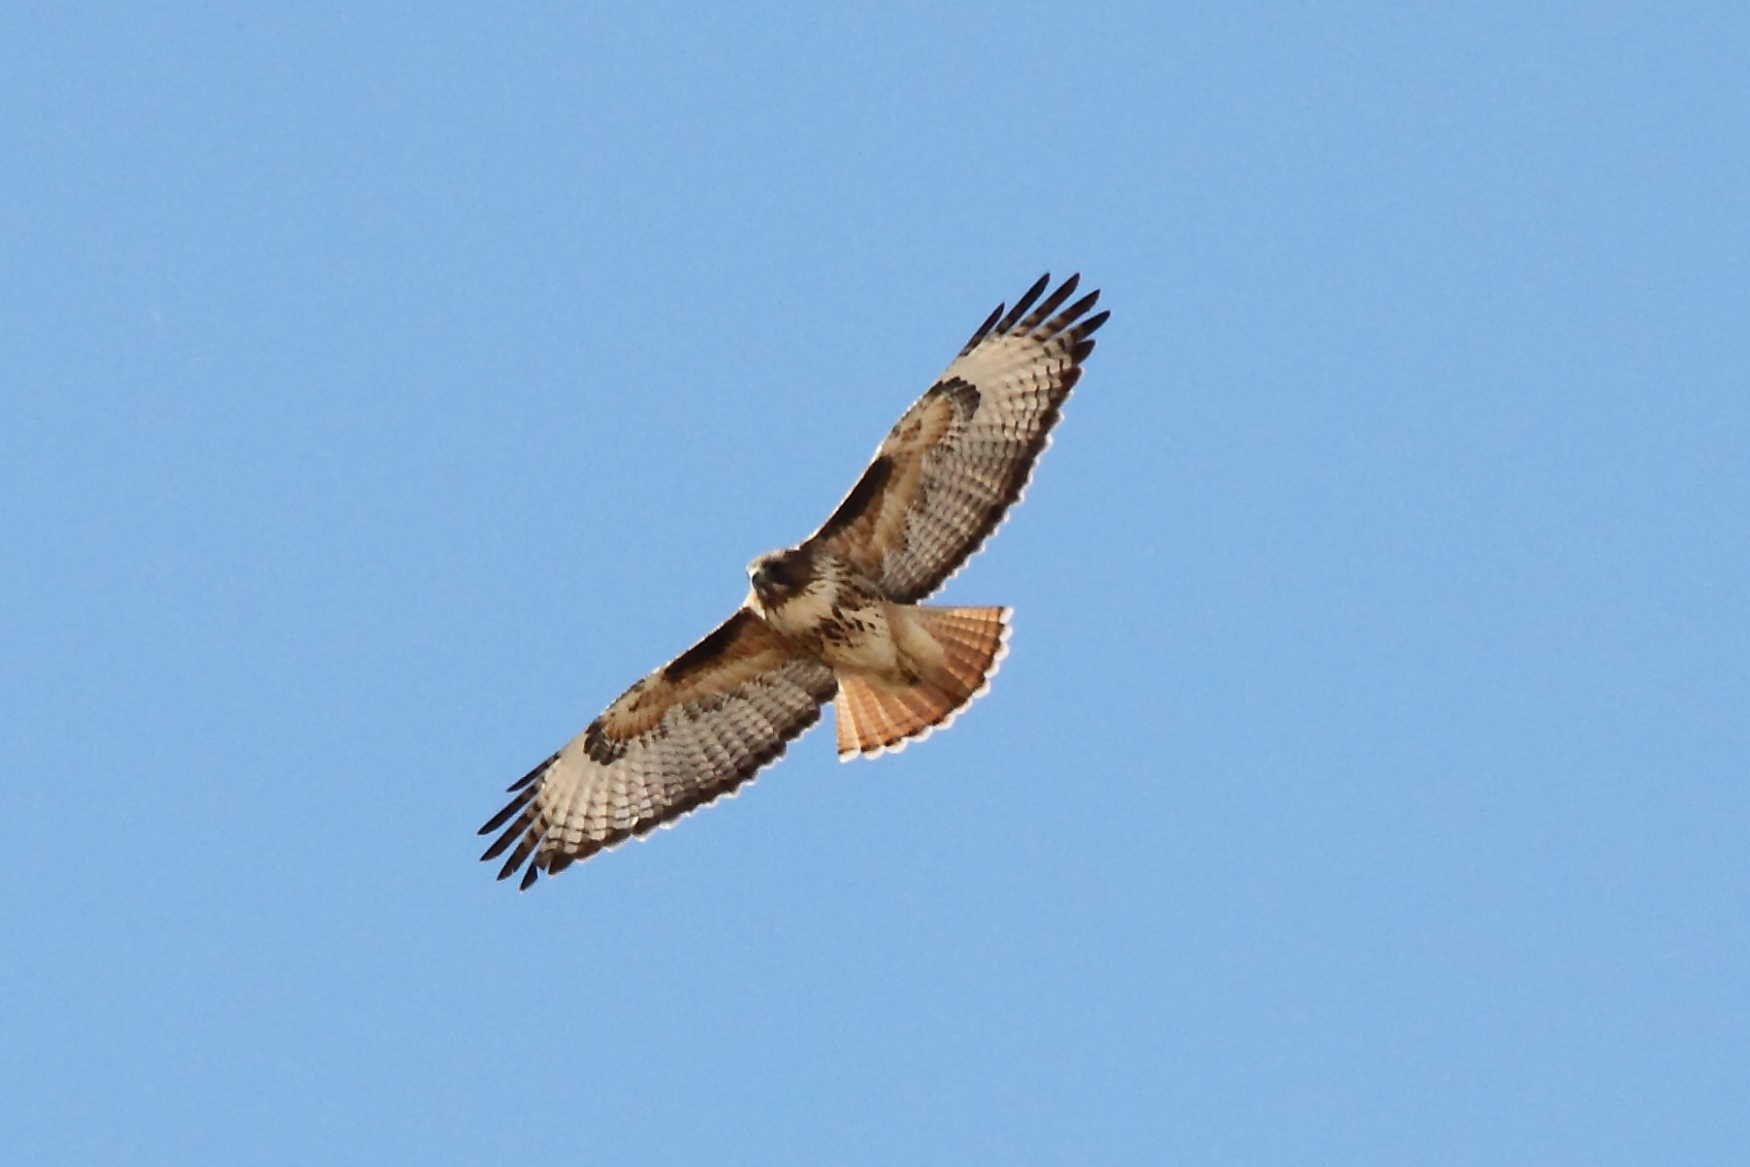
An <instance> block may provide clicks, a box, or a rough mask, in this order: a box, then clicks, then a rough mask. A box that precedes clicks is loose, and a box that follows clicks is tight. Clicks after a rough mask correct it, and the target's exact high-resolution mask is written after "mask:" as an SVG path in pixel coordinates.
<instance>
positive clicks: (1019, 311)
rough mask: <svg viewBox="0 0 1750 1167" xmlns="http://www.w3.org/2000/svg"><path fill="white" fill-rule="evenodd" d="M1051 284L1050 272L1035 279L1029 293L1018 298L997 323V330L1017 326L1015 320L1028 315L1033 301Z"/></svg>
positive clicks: (1028, 290) (1003, 330) (1007, 329)
mask: <svg viewBox="0 0 1750 1167" xmlns="http://www.w3.org/2000/svg"><path fill="white" fill-rule="evenodd" d="M1050 285H1051V273H1050V272H1046V273H1045V274H1044V275H1042V276H1040V277H1039V278H1038V279H1037V280H1035V281H1034V283H1033V286H1032V287H1030V288H1028V289H1027V294H1026V295H1024V296H1022V297H1021V298H1020V299H1019V300H1016V301H1015V306H1014V307H1013V308H1010V309H1009V314H1008V315H1007V316H1005V317H1003V318H1002V320H1001V321H1000V322H999V323H998V324H997V331H998V332H1007V331H1009V329H1011V328H1013V327H1015V322H1016V321H1018V320H1020V319H1021V317H1022V316H1024V315H1026V312H1027V309H1029V308H1031V307H1032V306H1033V301H1035V300H1037V299H1038V298H1039V297H1040V295H1041V294H1042V293H1043V292H1044V291H1045V289H1046V288H1048V287H1049V286H1050Z"/></svg>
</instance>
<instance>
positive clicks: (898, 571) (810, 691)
mask: <svg viewBox="0 0 1750 1167" xmlns="http://www.w3.org/2000/svg"><path fill="white" fill-rule="evenodd" d="M1079 279H1080V277H1079V276H1071V277H1070V278H1069V279H1067V280H1065V281H1064V282H1063V283H1061V284H1059V285H1058V286H1057V288H1056V289H1055V290H1053V291H1051V292H1050V293H1049V294H1047V292H1046V289H1047V288H1048V287H1049V286H1050V283H1051V277H1050V276H1048V275H1047V276H1041V277H1040V279H1039V281H1038V282H1037V283H1035V284H1034V285H1033V286H1032V287H1031V288H1029V289H1028V290H1027V293H1026V295H1024V296H1022V297H1021V298H1020V300H1019V301H1017V302H1016V304H1015V306H1014V307H1013V308H1006V307H1005V306H1004V305H1001V304H999V305H998V306H997V308H996V311H994V312H992V313H991V314H990V316H989V317H987V318H986V320H985V322H984V323H983V324H982V325H980V326H979V328H978V331H977V332H975V333H973V334H972V339H971V340H969V341H967V342H966V345H965V347H964V348H962V349H961V350H960V354H959V355H958V356H957V357H955V358H954V360H953V362H952V363H950V364H949V366H948V368H947V369H946V370H945V371H944V372H943V373H942V375H941V377H940V378H938V379H937V381H936V383H935V384H934V385H932V386H930V388H929V390H928V391H927V392H926V393H925V394H924V395H923V396H922V397H920V398H918V400H917V402H916V403H915V404H914V405H912V407H911V408H910V409H908V410H906V411H905V416H903V417H901V418H900V419H899V422H898V424H896V425H895V426H894V427H893V429H892V430H890V431H889V432H888V434H887V437H886V438H885V439H884V440H883V441H882V443H881V445H880V447H879V448H878V449H877V450H876V451H875V458H874V460H873V461H871V462H870V463H869V468H868V469H867V470H865V471H863V476H862V477H861V478H859V479H858V480H857V484H856V485H855V486H853V487H852V488H851V492H850V494H848V495H846V496H845V499H844V501H843V502H841V503H840V504H839V505H838V509H837V510H835V511H833V513H832V516H831V517H830V518H828V519H827V521H826V523H825V525H823V526H822V527H821V528H820V530H818V531H816V532H815V533H814V534H812V535H810V536H809V537H808V538H807V539H805V540H803V541H802V542H801V543H799V544H797V545H796V546H795V547H791V548H788V549H786V550H781V551H773V552H770V553H769V554H766V555H762V556H760V557H759V558H757V559H755V560H754V561H753V562H752V563H750V564H749V565H748V568H747V572H748V578H749V581H750V582H751V583H752V585H753V586H752V589H751V590H750V591H749V592H748V596H747V599H746V600H744V601H743V602H742V606H741V607H740V608H738V609H737V610H736V612H735V614H734V615H732V616H730V617H729V619H727V620H725V621H724V622H723V623H722V624H721V625H719V626H718V627H717V628H716V630H715V631H713V632H712V633H711V634H710V635H708V636H706V637H705V638H704V639H703V640H701V641H699V642H698V643H697V644H695V645H693V647H691V648H689V649H687V651H685V652H683V653H682V654H681V655H680V656H678V657H676V658H675V659H674V660H672V661H670V662H669V663H668V664H666V665H664V666H663V667H661V668H660V669H657V670H656V671H655V672H653V673H651V674H650V675H649V676H647V677H645V678H644V679H643V680H641V681H639V682H638V683H637V684H635V685H633V686H632V687H631V688H630V689H627V690H626V691H625V693H623V694H621V695H620V698H619V700H617V701H615V702H614V703H613V704H612V705H610V706H608V707H607V709H606V710H604V711H603V712H602V715H601V716H600V717H597V718H596V719H595V720H594V721H592V722H590V723H589V726H588V727H587V728H586V729H585V730H584V731H583V732H582V733H580V734H578V735H577V737H575V738H573V739H572V740H571V741H570V742H569V743H568V744H566V745H565V746H564V747H563V748H562V749H560V750H559V752H557V753H555V754H554V755H553V756H552V757H550V758H548V759H547V760H546V761H544V762H542V763H541V764H540V765H539V766H536V767H535V768H534V769H533V770H531V771H529V772H528V773H527V774H526V775H524V776H523V777H522V778H521V779H520V780H518V781H517V782H516V783H514V784H513V785H512V786H511V787H510V791H511V793H512V795H513V797H512V799H511V801H510V805H508V806H506V807H505V808H504V809H503V810H501V811H499V812H498V814H496V815H494V816H493V818H492V820H491V821H490V822H488V823H487V824H486V825H485V826H483V827H481V828H480V833H481V834H482V835H489V834H492V833H493V832H494V831H500V832H502V833H500V834H499V836H498V838H497V839H495V840H494V841H493V843H492V845H491V846H490V847H488V848H487V849H486V853H485V854H484V855H482V856H481V858H482V859H483V860H492V859H496V858H497V857H498V856H499V855H501V854H503V853H504V852H505V851H507V850H508V851H509V852H510V854H509V856H508V857H507V858H506V859H505V861H504V865H503V867H502V868H501V869H500V871H499V873H498V877H499V878H500V879H505V878H507V877H509V876H510V875H512V874H514V873H515V872H516V871H517V870H518V869H519V868H522V867H523V866H524V864H527V870H526V871H524V874H523V877H522V884H521V886H522V887H524V888H527V887H528V886H529V885H530V884H532V883H534V882H535V879H536V877H537V875H538V873H539V872H541V871H546V872H547V873H548V874H549V875H557V874H558V873H559V872H561V871H563V870H565V868H567V867H569V866H570V865H571V864H573V863H575V862H576V861H578V860H579V859H587V858H588V857H589V856H591V855H594V854H595V853H596V852H597V851H601V850H603V849H605V848H608V847H612V846H614V845H616V844H618V843H620V842H622V841H624V840H626V839H628V838H631V837H632V836H634V835H644V834H647V833H648V832H650V831H651V830H652V829H654V828H656V827H659V826H666V825H669V824H671V823H673V822H674V821H675V820H676V819H678V818H680V817H681V816H682V815H684V814H686V813H687V812H689V811H691V810H694V809H696V808H698V807H700V806H703V805H704V804H706V803H708V802H711V801H713V800H715V799H717V798H720V797H722V796H723V795H726V794H732V793H734V791H735V790H736V788H737V787H739V786H740V785H741V784H742V783H743V782H746V781H748V780H749V779H751V778H752V777H753V776H754V775H755V773H757V772H758V771H759V769H760V768H761V767H763V766H765V765H766V764H767V763H769V762H772V761H774V760H776V759H777V758H778V757H779V756H780V755H782V754H783V752H784V749H785V746H786V744H787V743H788V742H789V741H790V740H791V739H792V738H795V737H797V736H798V735H800V734H801V733H802V732H803V731H804V730H806V729H807V728H808V727H809V726H811V725H813V724H814V723H815V722H816V721H818V720H819V719H820V710H821V706H823V705H824V704H826V702H828V701H831V702H832V703H833V709H834V713H835V721H836V722H837V725H838V751H839V758H840V759H841V760H843V761H848V760H850V759H851V758H853V757H856V756H858V755H859V754H860V755H863V756H865V757H874V756H876V755H879V754H881V753H884V752H886V751H889V750H892V751H897V750H900V749H903V748H904V746H905V744H906V743H907V742H910V741H915V740H918V739H921V738H924V737H927V736H928V735H929V733H930V731H931V730H933V729H936V728H938V727H946V726H947V725H948V724H949V723H950V722H952V721H953V720H954V718H955V716H956V715H957V714H958V713H959V712H960V711H961V710H962V709H964V708H966V706H967V705H968V704H970V703H971V701H972V700H973V699H974V698H976V697H978V696H980V695H982V694H983V693H984V692H985V691H986V690H987V689H988V688H989V687H990V678H991V677H992V676H993V675H994V674H995V673H996V670H997V666H998V663H999V662H1000V661H1001V660H1002V658H1003V657H1004V656H1005V655H1006V654H1007V652H1008V648H1007V643H1008V639H1009V620H1010V615H1011V613H1010V610H1009V609H1007V608H947V607H939V606H935V605H927V604H922V603H920V602H919V601H921V600H923V599H924V598H925V597H927V596H929V595H930V594H931V593H932V592H934V591H935V590H936V589H937V588H939V587H941V586H942V584H943V582H944V581H945V580H947V579H948V577H949V576H951V575H953V574H954V572H956V571H957V570H959V568H960V566H961V565H962V564H963V563H965V562H966V560H967V558H968V557H969V556H971V555H972V554H973V553H974V552H975V551H977V550H978V549H979V547H980V546H981V545H982V544H983V543H984V541H985V539H986V538H987V537H989V535H990V533H991V532H992V531H993V530H995V529H996V526H997V524H998V523H999V522H1001V520H1002V518H1003V515H1004V513H1005V512H1006V511H1007V510H1008V509H1009V507H1010V506H1012V505H1013V504H1014V503H1016V502H1018V501H1019V500H1020V498H1021V494H1022V492H1023V491H1024V490H1025V488H1026V486H1027V481H1028V479H1029V477H1030V476H1031V475H1032V471H1033V464H1034V462H1036V461H1037V460H1038V458H1039V455H1040V454H1041V453H1042V452H1043V451H1044V449H1045V447H1046V445H1047V444H1049V442H1050V435H1051V428H1052V427H1053V426H1054V425H1056V424H1057V419H1058V416H1059V412H1060V411H1061V409H1062V408H1063V403H1064V401H1065V399H1066V398H1068V397H1069V394H1070V390H1071V389H1072V388H1074V387H1075V383H1076V381H1077V380H1078V379H1079V378H1080V377H1081V371H1082V370H1081V366H1082V362H1083V361H1085V360H1086V359H1087V357H1088V354H1089V353H1091V352H1093V350H1094V342H1093V340H1092V339H1091V337H1092V336H1093V333H1094V332H1095V330H1097V329H1098V328H1099V327H1100V326H1101V325H1102V324H1104V323H1105V322H1106V318H1107V316H1108V315H1109V313H1106V312H1100V313H1098V314H1096V315H1092V316H1090V315H1088V312H1089V310H1090V309H1092V308H1093V307H1094V305H1095V303H1096V302H1097V301H1098V300H1099V297H1100V293H1098V292H1092V293H1090V294H1088V295H1086V296H1083V297H1082V298H1081V299H1079V300H1076V301H1075V302H1074V303H1073V304H1069V306H1068V307H1064V305H1065V303H1066V302H1067V301H1068V300H1069V298H1070V296H1071V295H1073V294H1074V292H1075V290H1076V285H1077V283H1078V281H1079Z"/></svg>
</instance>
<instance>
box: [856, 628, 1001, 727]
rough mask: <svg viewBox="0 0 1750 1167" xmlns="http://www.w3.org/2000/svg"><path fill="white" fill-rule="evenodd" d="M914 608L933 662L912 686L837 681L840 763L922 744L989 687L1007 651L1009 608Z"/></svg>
mask: <svg viewBox="0 0 1750 1167" xmlns="http://www.w3.org/2000/svg"><path fill="white" fill-rule="evenodd" d="M913 611H914V612H915V613H916V616H917V618H918V621H919V623H920V624H922V626H923V630H924V631H925V632H927V633H928V634H929V637H930V639H931V640H934V641H935V643H936V644H937V645H939V646H941V650H942V651H941V657H940V659H939V660H938V661H937V662H936V663H935V664H934V665H933V666H930V667H927V668H925V669H923V670H922V671H921V673H920V676H919V678H918V683H917V684H915V685H910V686H907V687H905V688H893V687H890V686H888V685H885V684H883V683H881V682H880V681H876V680H873V679H871V678H868V677H859V676H849V675H846V676H841V677H839V693H838V696H837V697H836V698H834V700H833V709H834V711H835V717H834V720H835V721H836V722H837V723H838V733H839V760H840V761H843V762H848V761H850V760H851V759H852V758H854V757H856V756H857V755H858V754H862V755H863V756H864V757H869V758H873V757H875V756H877V755H879V754H883V753H886V752H888V751H890V750H891V751H893V752H894V753H898V752H899V751H900V750H903V749H904V748H905V745H906V743H907V742H910V741H921V740H922V739H924V738H926V737H929V736H930V731H931V730H933V729H936V728H937V727H938V726H941V727H946V726H948V725H949V724H951V723H952V722H953V720H954V718H955V717H956V716H957V715H958V714H959V712H960V711H961V710H962V709H964V708H965V707H966V706H967V705H968V704H970V703H971V702H972V700H973V699H974V698H976V697H981V696H983V695H984V693H985V691H986V690H987V689H989V688H990V679H991V678H992V677H994V676H995V675H996V671H997V667H998V665H999V663H1000V662H1001V661H1002V659H1003V657H1005V656H1007V655H1008V653H1009V648H1008V639H1009V632H1010V627H1009V617H1010V616H1011V615H1013V613H1012V612H1011V611H1010V610H1009V609H1008V608H934V607H924V606H921V605H920V606H919V607H917V608H915V609H913Z"/></svg>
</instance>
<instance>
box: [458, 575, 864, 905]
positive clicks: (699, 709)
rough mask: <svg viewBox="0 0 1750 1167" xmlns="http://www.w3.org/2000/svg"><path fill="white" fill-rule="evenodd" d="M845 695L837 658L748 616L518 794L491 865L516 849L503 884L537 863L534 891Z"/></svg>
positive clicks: (777, 750)
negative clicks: (543, 876) (834, 664)
mask: <svg viewBox="0 0 1750 1167" xmlns="http://www.w3.org/2000/svg"><path fill="white" fill-rule="evenodd" d="M837 688H838V684H837V681H836V680H835V679H834V677H833V672H832V669H831V667H830V666H828V665H827V664H826V662H825V661H823V660H821V659H820V658H819V657H817V656H813V655H812V654H810V653H808V652H807V651H806V650H804V649H803V648H802V647H801V646H800V645H798V644H797V643H796V642H795V641H793V640H791V639H790V638H788V637H786V636H784V635H782V634H781V633H779V632H777V631H775V630H774V629H773V628H772V627H771V625H769V624H767V623H766V622H765V621H764V620H763V619H761V618H760V617H759V616H758V615H757V614H755V613H754V612H751V611H749V610H748V609H746V608H743V609H741V610H740V611H738V612H736V614H735V615H733V616H731V617H730V618H729V619H728V620H726V621H724V622H723V623H722V624H721V625H720V626H719V627H718V628H717V630H716V631H715V632H713V633H711V635H709V636H707V637H705V639H703V640H701V641H699V643H697V644H695V645H694V646H693V647H692V648H689V649H688V650H687V651H686V652H684V653H682V654H681V655H680V656H678V657H676V658H675V659H674V660H673V661H671V662H669V663H668V664H667V665H664V666H663V667H662V668H660V669H658V670H656V671H655V672H654V673H651V674H650V675H649V676H648V677H645V678H644V679H643V680H642V681H639V682H638V683H637V684H636V685H633V686H632V687H631V688H630V689H628V690H626V692H625V693H624V694H622V695H621V697H620V699H619V700H618V701H615V702H614V703H613V704H612V705H610V706H608V707H607V709H606V710H605V711H604V712H603V713H602V715H601V716H600V717H598V718H596V719H595V720H594V721H592V722H590V724H589V728H587V729H585V730H584V731H583V732H582V733H580V734H578V735H577V736H576V737H575V738H573V739H572V740H571V743H570V744H569V745H567V746H566V747H565V748H564V749H562V750H560V751H559V752H558V753H556V754H554V755H553V756H552V757H550V758H548V759H547V760H546V761H545V762H542V763H541V764H540V765H539V766H536V767H535V768H534V769H533V770H531V771H529V773H528V774H527V775H525V776H524V777H523V778H522V780H521V781H519V782H517V783H516V784H515V785H513V786H512V787H511V788H510V789H511V790H512V791H513V792H514V793H515V794H516V797H515V798H513V799H512V800H511V803H510V805H509V806H507V807H505V808H504V809H503V810H502V811H500V812H498V814H497V815H495V816H494V817H493V819H492V821H491V822H489V823H487V824H486V825H485V826H484V827H481V828H480V833H481V834H482V835H489V834H491V833H492V832H493V831H497V830H499V829H501V828H502V829H503V833H502V834H501V835H499V836H498V838H497V839H496V840H495V841H494V842H493V844H492V846H490V847H488V848H487V849H486V854H484V855H482V856H481V859H496V858H498V856H499V855H501V854H502V853H503V852H504V851H505V850H506V849H507V848H509V849H510V857H509V858H508V859H506V860H505V862H504V867H503V869H501V870H500V871H499V873H498V878H500V879H504V878H507V877H508V876H510V875H511V874H512V873H514V872H515V871H516V870H517V869H518V868H519V867H521V866H522V865H523V864H524V863H525V862H527V863H528V864H529V868H528V870H527V871H526V872H525V873H524V874H523V880H522V886H523V887H525V888H526V887H528V886H529V885H530V884H532V883H534V882H535V878H536V875H537V873H539V872H541V871H543V870H544V871H546V872H547V873H548V874H549V875H557V874H558V873H559V872H561V871H563V870H565V869H566V868H567V867H569V866H571V864H573V863H574V862H576V861H577V860H579V859H587V858H589V856H591V855H593V854H595V853H596V852H597V851H600V850H602V849H603V848H604V847H612V846H614V845H615V844H616V843H619V842H621V841H623V840H625V839H627V838H629V837H630V836H632V835H643V834H646V833H648V832H649V831H651V830H652V829H654V828H656V827H658V826H661V825H663V824H664V823H669V822H672V821H674V820H675V819H677V818H679V817H680V816H681V815H684V814H686V813H687V812H688V811H690V810H693V809H694V808H695V807H700V806H703V805H704V804H705V803H707V802H710V801H712V800H713V799H715V798H718V797H720V796H722V795H725V794H730V793H732V792H734V790H735V788H736V787H738V786H740V785H741V784H742V783H743V782H745V781H747V780H748V779H749V778H752V777H753V776H754V773H755V772H756V771H758V770H759V768H760V767H762V766H764V765H766V764H767V763H768V762H771V761H774V760H776V759H777V758H778V757H779V756H780V755H781V754H783V752H784V748H785V743H787V742H788V741H790V739H792V738H794V737H796V736H797V735H798V734H800V733H801V732H802V731H803V730H805V729H807V728H808V727H809V726H811V725H813V724H814V723H815V722H816V721H818V720H820V707H821V705H823V704H824V703H825V702H827V701H830V700H832V697H833V694H834V693H835V692H836V691H837ZM531 856H532V857H533V860H532V861H530V858H531Z"/></svg>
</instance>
